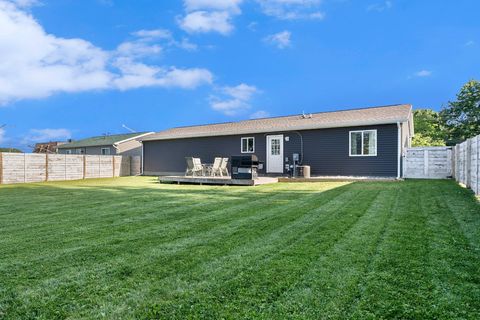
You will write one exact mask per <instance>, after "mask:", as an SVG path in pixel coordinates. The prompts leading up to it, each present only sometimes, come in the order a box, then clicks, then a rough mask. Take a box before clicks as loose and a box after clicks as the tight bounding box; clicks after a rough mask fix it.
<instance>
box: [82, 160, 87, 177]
mask: <svg viewBox="0 0 480 320" xmlns="http://www.w3.org/2000/svg"><path fill="white" fill-rule="evenodd" d="M86 175H87V156H86V155H83V179H85V177H86Z"/></svg>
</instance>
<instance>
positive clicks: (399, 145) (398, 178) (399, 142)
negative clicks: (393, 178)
mask: <svg viewBox="0 0 480 320" xmlns="http://www.w3.org/2000/svg"><path fill="white" fill-rule="evenodd" d="M397 129H398V130H397V131H398V157H397V180H400V178H401V173H400V172H401V161H402V125H401V124H400V121H397Z"/></svg>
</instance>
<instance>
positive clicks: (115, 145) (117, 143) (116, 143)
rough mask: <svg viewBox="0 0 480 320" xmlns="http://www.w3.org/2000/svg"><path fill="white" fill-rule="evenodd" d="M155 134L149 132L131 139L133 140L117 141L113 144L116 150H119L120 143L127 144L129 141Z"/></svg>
mask: <svg viewBox="0 0 480 320" xmlns="http://www.w3.org/2000/svg"><path fill="white" fill-rule="evenodd" d="M153 133H155V132H147V133H143V134H139V135H138V136H134V137H131V138H128V139H124V140H121V141H117V142H115V143H114V144H113V146H114V147H115V148H117V146H118V145H119V144H120V143H124V142H127V141H131V140H136V139H138V138H141V137H145V136H148V135H150V134H153Z"/></svg>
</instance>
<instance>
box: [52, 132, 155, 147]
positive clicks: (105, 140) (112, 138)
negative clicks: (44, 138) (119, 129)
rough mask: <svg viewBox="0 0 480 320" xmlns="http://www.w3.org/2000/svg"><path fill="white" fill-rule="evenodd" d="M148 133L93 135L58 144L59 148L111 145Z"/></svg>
mask: <svg viewBox="0 0 480 320" xmlns="http://www.w3.org/2000/svg"><path fill="white" fill-rule="evenodd" d="M145 134H147V132H135V133H125V134H114V135H109V136H98V137H91V138H87V139H82V140H76V141H72V142H70V143H66V144H62V145H60V146H58V148H59V149H69V148H82V147H96V146H111V145H113V144H115V143H117V142H121V141H123V140H128V139H132V138H135V137H139V136H142V135H145Z"/></svg>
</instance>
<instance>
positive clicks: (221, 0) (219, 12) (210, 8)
mask: <svg viewBox="0 0 480 320" xmlns="http://www.w3.org/2000/svg"><path fill="white" fill-rule="evenodd" d="M242 2H243V0H184V6H185V11H186V15H185V16H183V17H179V18H178V19H177V22H178V24H179V26H180V28H182V29H183V30H185V31H186V32H188V33H208V32H218V33H220V34H222V35H228V34H229V33H231V32H232V30H233V29H234V26H233V24H232V19H233V17H234V16H235V15H238V14H240V13H241V10H240V4H241V3H242Z"/></svg>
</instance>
